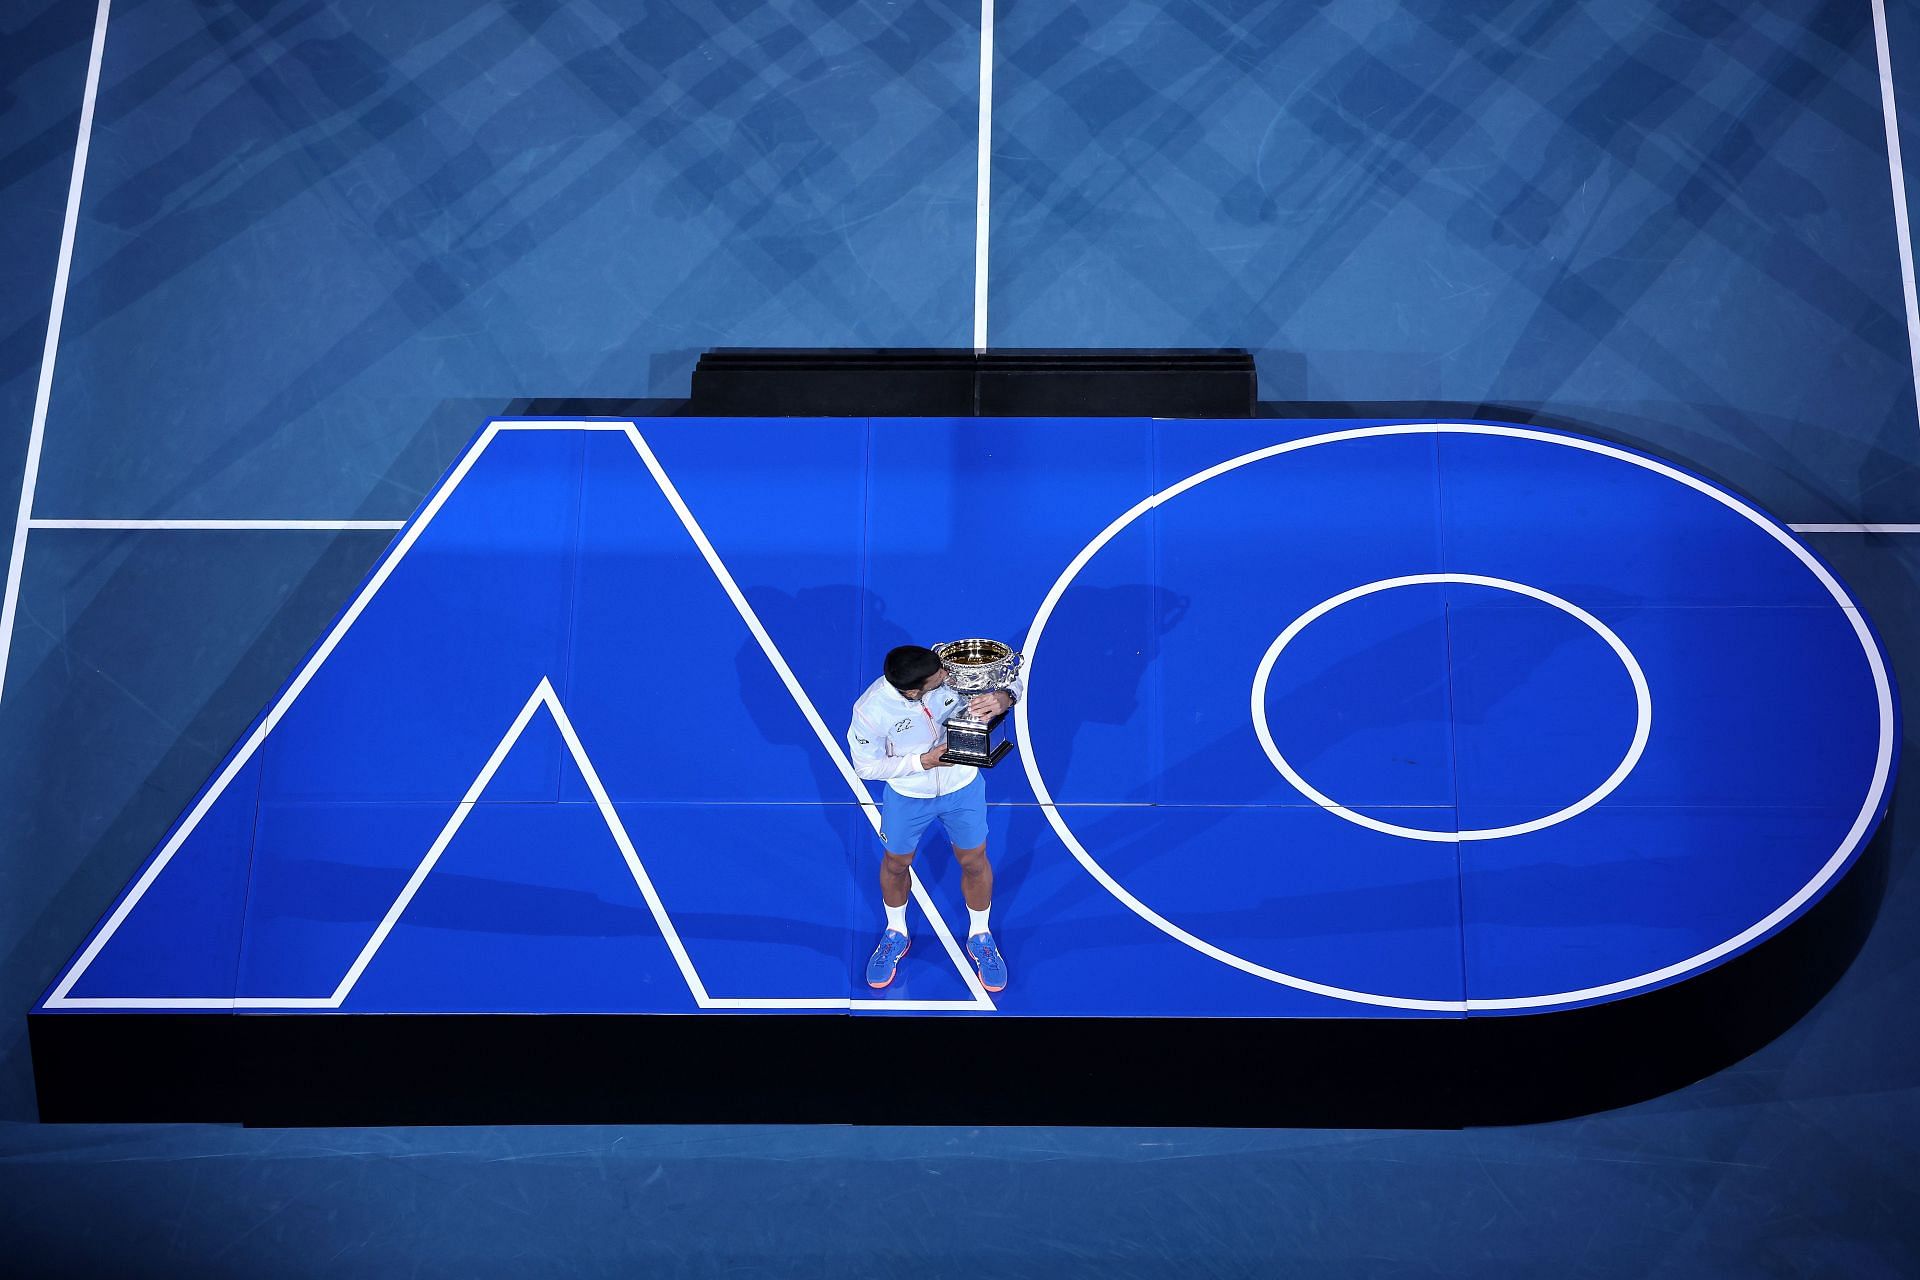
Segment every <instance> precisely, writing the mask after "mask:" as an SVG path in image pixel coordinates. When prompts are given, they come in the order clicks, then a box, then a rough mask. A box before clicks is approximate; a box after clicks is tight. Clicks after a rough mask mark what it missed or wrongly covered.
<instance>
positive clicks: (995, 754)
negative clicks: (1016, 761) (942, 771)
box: [942, 741, 1013, 769]
mask: <svg viewBox="0 0 1920 1280" xmlns="http://www.w3.org/2000/svg"><path fill="white" fill-rule="evenodd" d="M1011 750H1013V744H1012V743H1011V742H1005V741H1003V742H1001V743H1000V744H999V745H998V746H996V747H994V748H993V749H992V750H991V751H989V752H987V753H986V754H985V755H979V754H970V753H967V752H961V751H955V750H954V749H953V747H952V746H951V745H949V746H948V747H947V754H946V755H945V756H944V757H942V759H943V760H944V761H945V762H946V763H947V764H970V765H972V766H973V767H974V768H976V769H991V768H993V766H995V765H997V764H999V763H1000V761H1001V760H1002V759H1003V758H1005V756H1006V754H1007V752H1009V751H1011Z"/></svg>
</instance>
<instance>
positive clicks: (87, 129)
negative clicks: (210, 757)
mask: <svg viewBox="0 0 1920 1280" xmlns="http://www.w3.org/2000/svg"><path fill="white" fill-rule="evenodd" d="M111 5H112V0H100V6H99V8H98V9H96V10H95V11H94V15H93V49H92V50H91V52H89V53H88V54H87V88H86V93H85V95H84V96H83V97H82V98H81V99H80V134H79V137H78V139H77V140H76V141H75V143H74V147H73V176H72V177H71V178H69V179H68V181H67V214H66V219H65V221H63V222H62V223H61V225H60V263H59V265H58V266H57V267H55V268H54V272H53V304H52V306H51V307H49V308H48V310H47V341H46V345H45V346H44V347H42V348H41V351H40V385H39V387H38V389H36V390H35V392H34V395H33V426H32V428H31V429H30V430H29V431H28V433H27V460H26V464H25V466H24V467H23V468H22V469H21V472H20V511H19V514H18V515H17V516H15V517H14V521H13V550H12V552H11V554H9V555H8V557H7V587H6V597H5V599H4V601H3V602H0V699H4V698H5V697H6V690H7V660H8V658H10V657H11V656H12V654H13V618H14V613H15V611H16V610H17V609H18V608H19V606H20V571H21V567H22V566H23V565H24V564H25V562H26V558H27V522H28V521H29V520H30V519H31V518H32V516H33V491H34V489H35V487H36V486H38V484H39V483H40V450H41V446H42V445H43V444H44V443H45V441H46V437H47V404H48V402H49V401H50V400H51V399H52V397H53V362H54V357H55V356H56V355H57V354H58V353H59V350H60V323H61V321H62V320H64V319H65V318H66V314H67V280H68V278H69V277H70V276H71V275H72V273H73V235H74V228H75V227H77V226H78V225H79V222H80V189H81V187H82V186H83V185H84V184H85V182H86V178H87V149H88V147H89V146H90V145H91V144H92V142H93V106H94V103H95V102H96V101H98V100H99V97H100V59H101V55H102V54H104V53H105V51H106V47H107V11H108V9H109V8H110V7H111Z"/></svg>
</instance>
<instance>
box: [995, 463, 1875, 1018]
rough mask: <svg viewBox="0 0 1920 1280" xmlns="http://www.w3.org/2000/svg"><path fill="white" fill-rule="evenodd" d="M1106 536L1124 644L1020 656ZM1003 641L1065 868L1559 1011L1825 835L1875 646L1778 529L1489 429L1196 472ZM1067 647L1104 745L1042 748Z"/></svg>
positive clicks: (1065, 727)
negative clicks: (1120, 744) (1099, 714)
mask: <svg viewBox="0 0 1920 1280" xmlns="http://www.w3.org/2000/svg"><path fill="white" fill-rule="evenodd" d="M1163 441H1166V442H1170V444H1171V445H1172V448H1173V450H1180V449H1181V448H1182V446H1183V445H1185V444H1186V443H1187V442H1185V441H1182V439H1181V438H1180V437H1179V436H1177V435H1175V434H1173V433H1169V434H1168V435H1166V436H1164V437H1163ZM1185 452H1189V453H1192V454H1194V456H1196V457H1200V456H1205V451H1204V450H1193V449H1186V450H1185ZM1168 462H1171V460H1166V459H1163V467H1162V470H1161V473H1160V474H1161V477H1162V478H1163V479H1165V478H1166V477H1168V476H1173V475H1178V474H1179V471H1180V468H1179V466H1178V464H1177V463H1175V464H1173V465H1166V464H1167V463H1168ZM1148 525H1150V526H1151V532H1150V533H1146V534H1144V535H1143V533H1142V527H1143V526H1148ZM1106 557H1113V558H1116V559H1120V560H1123V561H1124V560H1127V559H1128V558H1129V557H1131V558H1132V559H1133V561H1134V562H1135V566H1134V567H1129V568H1125V569H1121V570H1120V572H1119V574H1118V576H1119V577H1122V578H1124V577H1127V576H1130V575H1132V574H1133V573H1135V572H1136V568H1137V564H1138V563H1141V562H1153V563H1156V564H1157V568H1158V572H1159V579H1158V580H1159V581H1160V582H1161V583H1163V584H1165V586H1166V587H1167V588H1168V591H1167V592H1166V593H1165V594H1163V596H1162V598H1161V599H1159V600H1149V601H1147V602H1145V607H1144V608H1143V609H1142V611H1141V621H1140V623H1139V624H1138V627H1139V629H1138V631H1137V633H1136V634H1135V635H1133V636H1130V637H1128V639H1127V642H1126V643H1122V644H1116V645H1109V646H1104V647H1100V646H1094V647H1089V646H1086V645H1084V644H1074V647H1073V648H1072V651H1071V652H1070V653H1060V652H1056V650H1057V649H1060V648H1063V647H1065V646H1064V645H1063V644H1062V642H1061V641H1059V640H1056V639H1055V638H1054V637H1055V635H1056V633H1057V632H1060V631H1063V630H1064V631H1067V632H1069V633H1073V634H1077V635H1078V636H1079V637H1081V638H1084V636H1085V635H1086V634H1087V633H1088V631H1089V630H1090V629H1091V628H1089V627H1088V626H1087V625H1085V624H1084V623H1081V624H1080V625H1078V626H1076V616H1075V615H1076V609H1077V605H1076V594H1077V593H1078V592H1080V591H1081V590H1082V589H1083V588H1082V586H1081V584H1082V583H1083V582H1084V581H1086V580H1088V579H1090V578H1098V577H1099V576H1100V571H1101V564H1102V560H1103V558H1106ZM1174 589H1177V594H1174ZM1095 590H1096V592H1097V591H1098V589H1097V588H1096V589H1095ZM1096 607H1097V606H1096ZM1156 611H1157V612H1158V614H1159V615H1160V617H1161V621H1159V622H1156V621H1155V620H1154V615H1155V613H1156ZM1168 617H1172V618H1176V619H1177V622H1174V623H1171V624H1169V623H1167V622H1166V621H1165V619H1166V618H1168ZM1068 643H1073V642H1068ZM1025 647H1026V649H1027V652H1028V654H1029V661H1030V663H1031V672H1032V675H1031V679H1032V681H1033V685H1034V688H1035V689H1036V690H1037V691H1040V692H1037V693H1036V694H1035V696H1034V697H1033V698H1032V699H1031V703H1030V708H1029V707H1023V708H1022V711H1023V713H1028V714H1026V715H1024V716H1023V719H1024V720H1025V721H1026V723H1025V724H1023V726H1022V728H1023V729H1024V733H1023V734H1022V740H1023V743H1024V744H1025V745H1026V747H1027V748H1028V749H1027V751H1026V755H1025V763H1026V768H1027V772H1028V776H1029V779H1030V781H1031V785H1032V787H1033V790H1034V793H1035V795H1036V796H1037V797H1038V798H1039V799H1041V800H1042V801H1043V802H1046V803H1047V804H1048V805H1049V806H1050V807H1048V808H1047V809H1045V811H1044V812H1045V815H1046V817H1047V819H1048V822H1049V824H1050V825H1051V826H1052V828H1053V829H1054V831H1055V832H1056V833H1057V834H1058V836H1059V838H1060V840H1061V841H1062V842H1063V843H1064V844H1065V845H1066V846H1067V848H1068V850H1069V851H1070V852H1071V854H1072V856H1073V857H1074V858H1075V859H1076V860H1077V861H1078V862H1079V863H1080V864H1081V866H1082V867H1084V869H1085V870H1086V871H1087V873H1088V874H1090V875H1091V876H1093V877H1094V878H1095V879H1096V880H1098V881H1099V882H1100V884H1101V885H1103V886H1104V887H1105V888H1106V889H1107V890H1108V892H1110V893H1111V894H1112V895H1113V896H1114V898H1115V899H1116V900H1118V901H1120V902H1122V903H1124V904H1125V905H1126V906H1127V907H1128V909H1129V910H1131V911H1132V912H1133V913H1134V914H1136V915H1137V916H1139V917H1140V918H1141V919H1143V920H1145V921H1147V922H1148V923H1150V924H1152V925H1153V926H1154V927H1156V928H1157V929H1159V930H1160V931H1162V932H1163V933H1164V934H1165V935H1167V936H1168V937H1170V938H1173V939H1175V940H1177V941H1179V942H1180V943H1182V944H1184V945H1185V946H1187V947H1188V948H1191V949H1192V950H1194V951H1196V952H1198V953H1201V954H1203V955H1206V956H1208V957H1210V958H1212V959H1213V960H1215V961H1217V962H1219V963H1221V964H1225V965H1229V966H1232V967H1234V968H1236V969H1239V970H1241V971H1243V972H1245V973H1248V974H1250V975H1254V976H1257V977H1260V978H1263V979H1265V980H1268V981H1271V982H1274V983H1277V984H1283V985H1287V986H1291V987H1295V988H1298V989H1301V990H1306V991H1312V992H1316V993H1319V994H1323V995H1328V996H1334V997H1337V998H1339V999H1342V1000H1346V1001H1354V1002H1359V1003H1363V1004H1368V1005H1375V1006H1379V1007H1381V1008H1395V1009H1405V1010H1420V1011H1431V1012H1447V1011H1463V1010H1464V1011H1473V1012H1515V1011H1528V1010H1539V1009H1549V1008H1556V1007H1567V1006H1571V1005H1577V1004H1582V1003H1591V1002H1596V1001H1600V1000H1605V999H1609V998H1615V997H1619V996H1622V995H1627V994H1631V993H1633V992H1636V991H1642V990H1646V989H1649V988H1652V987H1655V986H1659V985H1662V984H1664V983H1668V982H1672V981H1675V980H1679V979H1682V978H1684V977H1686V976H1687V975H1688V974H1691V973H1695V972H1698V971H1700V970H1701V969H1703V968H1706V967H1708V966H1710V965H1713V964H1714V963H1716V962H1718V961H1720V960H1722V959H1724V958H1726V957H1727V956H1729V955H1732V954H1735V953H1737V952H1738V951H1740V950H1742V949H1744V948H1746V947H1749V946H1751V945H1752V944H1753V943H1754V942H1756V941H1757V940H1759V939H1761V938H1764V937H1766V936H1767V935H1769V934H1770V933H1771V932H1773V931H1775V930H1777V929H1778V928H1780V927H1781V926H1782V925H1783V924H1784V923H1786V922H1788V921H1790V920H1791V919H1793V918H1794V917H1795V916H1796V915H1797V914H1798V913H1799V912H1801V911H1802V910H1804V908H1805V907H1806V906H1807V904H1808V903H1810V902H1811V901H1813V900H1814V899H1815V898H1816V897H1817V896H1819V895H1820V894H1821V893H1822V892H1823V891H1824V890H1825V889H1826V888H1827V887H1829V886H1830V885H1831V884H1832V883H1833V882H1834V881H1835V879H1836V878H1837V877H1838V876H1839V875H1841V874H1843V873H1844V871H1845V869H1846V868H1847V867H1848V866H1849V864H1850V863H1851V861H1852V860H1853V859H1854V858H1855V857H1856V856H1857V854H1858V853H1859V851H1860V848H1861V846H1862V844H1863V843H1864V841H1865V840H1866V839H1867V837H1868V836H1869V835H1870V834H1871V832H1872V831H1873V829H1874V827H1875V826H1876V825H1877V823H1878V821H1879V818H1880V815H1881V813H1882V812H1883V810H1884V807H1885V804H1886V798H1887V790H1888V786H1889V781H1890V778H1891V774H1892V769H1893V764H1894V755H1895V748H1896V743H1897V739H1898V733H1897V722H1896V711H1895V703H1894V697H1893V691H1892V686H1891V683H1890V680H1889V676H1888V672H1887V664H1886V661H1885V658H1884V655H1883V653H1882V651H1881V648H1880V646H1879V643H1878V641H1877V639H1876V638H1875V636H1874V635H1873V633H1872V630H1871V628H1870V626H1869V624H1868V622H1867V620H1866V618H1865V616H1864V615H1863V614H1862V613H1861V611H1860V610H1859V608H1858V606H1857V605H1856V604H1855V603H1854V602H1853V600H1852V599H1851V598H1850V597H1849V595H1848V594H1847V592H1846V590H1845V588H1844V587H1843V586H1842V585H1841V583H1840V582H1839V581H1838V579H1837V578H1836V577H1835V576H1834V574H1833V573H1832V571H1831V570H1830V569H1829V568H1828V567H1827V566H1826V565H1824V564H1823V563H1822V562H1821V561H1820V560H1819V559H1818V558H1817V557H1816V556H1814V555H1813V554H1812V553H1811V552H1810V551H1809V550H1808V549H1807V548H1806V547H1805V546H1804V545H1803V544H1802V543H1801V542H1800V541H1799V540H1798V539H1797V538H1796V537H1795V536H1794V535H1793V534H1792V533H1791V532H1790V531H1788V530H1787V529H1785V528H1784V527H1782V526H1781V525H1780V524H1779V523H1777V522H1776V521H1774V520H1773V519H1771V518H1770V517H1768V516H1766V515H1764V514H1762V513H1761V512H1760V511H1758V510H1756V509H1755V508H1754V507H1753V506H1752V505H1751V504H1749V503H1747V502H1746V501H1744V500H1742V499H1740V498H1738V497H1737V496H1735V495H1733V494H1731V493H1729V492H1727V491H1725V490H1724V489H1721V488H1720V487H1718V486H1715V485H1713V484H1711V483H1709V482H1707V481H1704V480H1702V479H1700V478H1699V477H1697V476H1694V475H1691V474H1688V473H1686V472H1684V471H1682V470H1680V469H1678V468H1676V467H1673V466H1670V465H1667V464H1664V463H1661V462H1659V461H1657V460H1654V459H1651V458H1648V457H1645V456H1643V455H1640V454H1637V453H1633V452H1631V451H1628V450H1624V449H1619V448H1615V447H1611V446H1608V445H1604V444H1601V443H1598V442H1594V441H1588V440H1583V439H1579V438H1575V437H1571V436H1566V435H1562V434H1559V433H1552V432H1544V431H1537V430H1530V429H1520V428H1514V427H1503V426H1492V425H1486V426H1482V425H1458V426H1431V425H1419V426H1399V425H1394V426H1379V427H1371V428H1362V429H1349V430H1336V431H1327V432H1323V433H1320V434H1317V435H1312V436H1309V437H1307V438H1303V439H1298V440H1293V441H1289V442H1285V443H1281V444H1278V445H1272V446H1268V447H1264V448H1259V449H1253V450H1250V451H1248V452H1246V453H1243V454H1240V455H1237V456H1235V457H1232V458H1230V459H1226V460H1224V461H1219V462H1213V463H1211V464H1209V465H1206V466H1203V467H1196V468H1195V469H1194V470H1193V471H1191V472H1190V473H1187V474H1185V475H1184V476H1181V477H1180V478H1178V479H1175V480H1173V481H1172V482H1171V483H1166V484H1164V487H1162V488H1160V489H1158V490H1157V491H1156V492H1155V493H1154V495H1153V496H1152V497H1150V498H1148V499H1147V500H1145V501H1143V502H1142V503H1140V504H1138V505H1137V506H1135V507H1134V508H1132V509H1131V510H1129V511H1126V512H1125V513H1123V514H1121V515H1119V517H1118V518H1117V519H1115V520H1114V521H1113V522H1112V523H1111V524H1109V525H1108V526H1107V527H1106V528H1105V529H1104V530H1103V531H1102V532H1100V534H1099V535H1098V536H1097V537H1095V538H1094V539H1093V540H1092V541H1091V542H1089V543H1088V544H1087V545H1086V547H1084V548H1083V549H1082V550H1081V551H1080V552H1079V553H1078V554H1077V555H1075V556H1074V558H1073V559H1072V561H1071V562H1070V563H1069V565H1068V566H1067V568H1066V570H1065V571H1064V572H1063V573H1061V575H1060V576H1059V578H1058V579H1057V580H1056V581H1055V582H1054V584H1053V586H1052V588H1051V589H1050V590H1049V591H1048V593H1047V595H1046V597H1045V599H1044V601H1043V603H1042V604H1041V606H1040V609H1039V612H1038V616H1037V617H1036V619H1035V621H1034V623H1033V625H1032V627H1031V628H1030V630H1029V631H1028V633H1027V636H1026V641H1025ZM1142 655H1151V661H1150V663H1149V664H1148V665H1149V666H1150V667H1151V669H1152V670H1154V671H1155V672H1156V673H1157V676H1158V681H1157V687H1156V688H1155V690H1154V691H1153V693H1151V694H1149V695H1148V696H1146V697H1141V698H1136V697H1134V695H1133V694H1132V692H1131V690H1132V689H1133V687H1134V686H1135V685H1136V684H1137V683H1138V681H1139V679H1140V677H1141V674H1142V671H1143V665H1142V660H1141V659H1142ZM1069 664H1070V665H1071V667H1072V675H1071V681H1072V683H1073V685H1074V686H1075V687H1076V688H1080V689H1083V690H1092V691H1113V690H1127V691H1129V692H1128V693H1126V694H1125V695H1123V696H1125V697H1126V698H1127V699H1128V700H1129V710H1128V711H1127V713H1126V715H1125V716H1124V717H1123V718H1122V719H1123V724H1122V725H1121V726H1120V729H1121V736H1123V737H1124V736H1128V735H1131V736H1133V737H1134V738H1135V740H1137V741H1140V742H1143V743H1150V744H1151V745H1152V748H1153V750H1152V752H1151V753H1150V754H1148V755H1143V756H1141V757H1140V758H1138V759H1136V760H1133V761H1132V762H1131V763H1132V766H1133V767H1131V768H1122V769H1121V770H1120V771H1118V772H1116V771H1115V770H1114V768H1113V763H1114V762H1115V761H1123V762H1124V761H1127V759H1128V758H1127V757H1126V756H1124V755H1122V754H1121V753H1119V752H1116V751H1112V750H1109V751H1106V752H1104V753H1101V758H1100V759H1099V761H1098V762H1097V763H1096V762H1093V761H1086V760H1082V759H1079V758H1077V755H1076V753H1069V752H1063V751H1056V750H1050V748H1052V747H1054V746H1055V743H1054V738H1055V735H1060V736H1062V737H1068V738H1070V737H1072V736H1074V735H1075V734H1076V733H1077V732H1078V726H1076V725H1074V724H1072V723H1069V722H1068V720H1067V718H1066V717H1064V716H1062V715H1061V714H1060V712H1059V710H1058V708H1057V706H1056V705H1055V704H1053V703H1052V702H1051V701H1050V699H1049V698H1048V696H1047V695H1046V693H1045V692H1044V691H1045V690H1047V689H1048V687H1049V684H1050V683H1053V682H1060V681H1063V680H1065V679H1067V677H1066V676H1065V675H1064V674H1063V673H1062V671H1061V668H1062V667H1063V666H1067V665H1069ZM1092 696H1101V694H1099V693H1096V694H1093V695H1092ZM1083 701H1084V699H1083ZM1082 806H1085V807H1082ZM1102 806H1113V807H1111V808H1107V809H1104V810H1103V808H1102ZM1120 806H1126V807H1124V808H1123V807H1120ZM1136 806H1137V807H1136ZM1233 904H1238V907H1239V909H1238V910H1235V909H1233ZM1223 907H1224V908H1226V909H1223ZM1456 918H1457V919H1458V920H1459V921H1460V926H1461V927H1460V929H1459V931H1458V932H1457V933H1456V932H1455V931H1453V930H1452V929H1450V928H1448V927H1447V926H1448V924H1449V922H1450V920H1452V919H1456ZM1198 921H1204V922H1207V923H1205V924H1200V923H1192V922H1198ZM1183 922H1184V923H1183ZM1420 922H1426V924H1427V927H1425V928H1422V927H1420ZM1302 937H1316V938H1318V939H1320V945H1318V946H1317V947H1315V948H1313V949H1312V950H1313V953H1314V954H1313V959H1314V960H1316V961H1318V962H1320V963H1319V964H1318V966H1317V967H1315V968H1306V967H1304V966H1296V965H1293V964H1290V963H1289V961H1290V958H1291V957H1290V953H1291V954H1292V955H1298V954H1300V951H1301V949H1300V948H1298V947H1297V946H1294V945H1292V942H1293V940H1296V939H1299V938H1302ZM1383 939H1391V940H1392V945H1389V946H1382V945H1381V943H1382V940H1383ZM1456 947H1457V948H1460V952H1459V953H1458V954H1457V955H1456V954H1455V953H1454V951H1453V949H1454V948H1456ZM1456 967H1460V968H1463V969H1464V972H1465V974H1466V982H1465V984H1464V987H1463V988H1461V989H1458V990H1456V989H1452V988H1451V987H1450V984H1449V982H1448V977H1449V976H1450V975H1451V972H1452V971H1453V970H1454V969H1455V968H1456Z"/></svg>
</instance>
